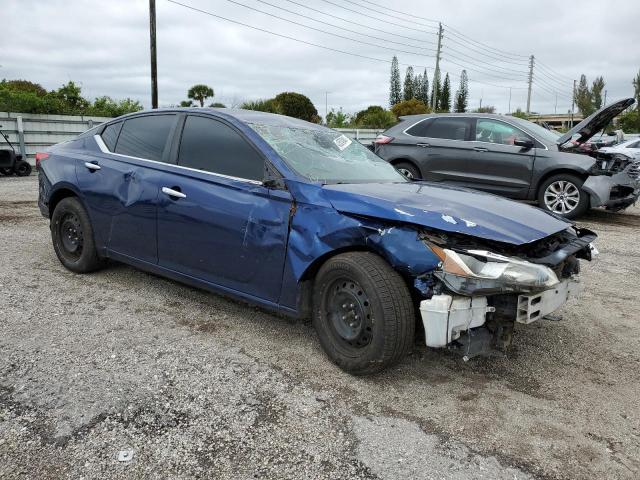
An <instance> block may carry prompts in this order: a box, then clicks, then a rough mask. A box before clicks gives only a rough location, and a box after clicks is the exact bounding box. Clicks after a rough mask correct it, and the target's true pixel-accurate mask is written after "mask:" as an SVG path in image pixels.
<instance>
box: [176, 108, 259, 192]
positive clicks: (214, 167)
mask: <svg viewBox="0 0 640 480" xmlns="http://www.w3.org/2000/svg"><path fill="white" fill-rule="evenodd" d="M178 165H180V166H183V167H189V168H196V169H198V170H204V171H207V172H212V173H219V174H222V175H229V176H231V177H238V178H244V179H248V180H260V181H262V180H263V178H264V160H263V159H262V157H261V156H260V155H259V154H258V152H256V150H255V149H254V148H253V147H252V146H251V145H250V144H249V143H248V142H247V141H246V140H245V139H244V138H242V136H241V135H240V134H239V133H238V132H236V131H235V130H233V129H232V128H231V127H229V126H227V125H225V124H224V123H222V122H219V121H217V120H213V119H211V118H205V117H198V116H188V117H187V120H186V121H185V124H184V129H183V130H182V140H181V142H180V150H179V153H178Z"/></svg>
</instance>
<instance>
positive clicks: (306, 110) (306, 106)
mask: <svg viewBox="0 0 640 480" xmlns="http://www.w3.org/2000/svg"><path fill="white" fill-rule="evenodd" d="M274 100H275V101H276V103H277V104H278V105H279V106H280V109H281V110H282V113H283V115H287V116H289V117H294V118H299V119H301V120H306V121H307V122H313V123H320V120H321V119H320V117H319V116H318V110H316V107H314V106H313V103H312V102H311V100H309V97H306V96H305V95H302V94H301V93H296V92H282V93H280V94H278V95H276V97H275V99H274Z"/></svg>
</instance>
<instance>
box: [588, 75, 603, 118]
mask: <svg viewBox="0 0 640 480" xmlns="http://www.w3.org/2000/svg"><path fill="white" fill-rule="evenodd" d="M603 91H604V78H603V77H602V76H599V77H596V79H595V80H594V81H593V84H592V85H591V101H592V102H593V109H594V110H599V109H600V108H602V92H603Z"/></svg>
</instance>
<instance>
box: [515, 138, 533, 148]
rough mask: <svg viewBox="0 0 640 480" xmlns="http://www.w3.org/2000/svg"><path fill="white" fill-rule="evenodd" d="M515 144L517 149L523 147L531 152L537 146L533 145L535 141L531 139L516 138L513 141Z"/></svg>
mask: <svg viewBox="0 0 640 480" xmlns="http://www.w3.org/2000/svg"><path fill="white" fill-rule="evenodd" d="M513 144H514V145H515V146H516V147H522V148H525V149H527V150H530V149H532V148H533V147H534V146H535V144H534V143H533V140H531V139H529V138H516V139H515V140H514V141H513Z"/></svg>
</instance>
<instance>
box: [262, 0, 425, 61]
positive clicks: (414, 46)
mask: <svg viewBox="0 0 640 480" xmlns="http://www.w3.org/2000/svg"><path fill="white" fill-rule="evenodd" d="M256 1H258V2H260V3H264V4H265V5H269V6H270V7H273V8H277V9H278V10H283V11H285V12H287V13H291V14H292V15H297V16H299V17H302V18H306V19H308V20H312V21H314V22H317V23H321V24H323V25H328V26H330V27H333V28H337V29H340V30H344V31H346V32H350V33H355V34H356V35H363V36H365V37H369V38H373V39H376V40H381V41H383V42H387V43H395V44H397V45H402V46H405V47H410V48H417V49H420V50H425V51H431V52H435V50H434V49H432V48H424V47H420V46H418V45H411V44H407V43H402V42H396V41H394V40H388V39H386V38H382V37H376V36H375V35H368V34H366V33H362V32H357V31H355V30H350V29H348V28H344V27H341V26H339V25H335V24H333V23H329V22H324V21H322V20H318V19H316V18H313V17H310V16H308V15H304V14H302V13H299V12H295V11H293V10H289V9H287V8H284V7H280V6H278V5H274V4H272V3H269V2H266V1H265V0H256ZM292 3H296V2H292ZM297 5H298V4H297ZM420 55H422V54H420Z"/></svg>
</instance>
